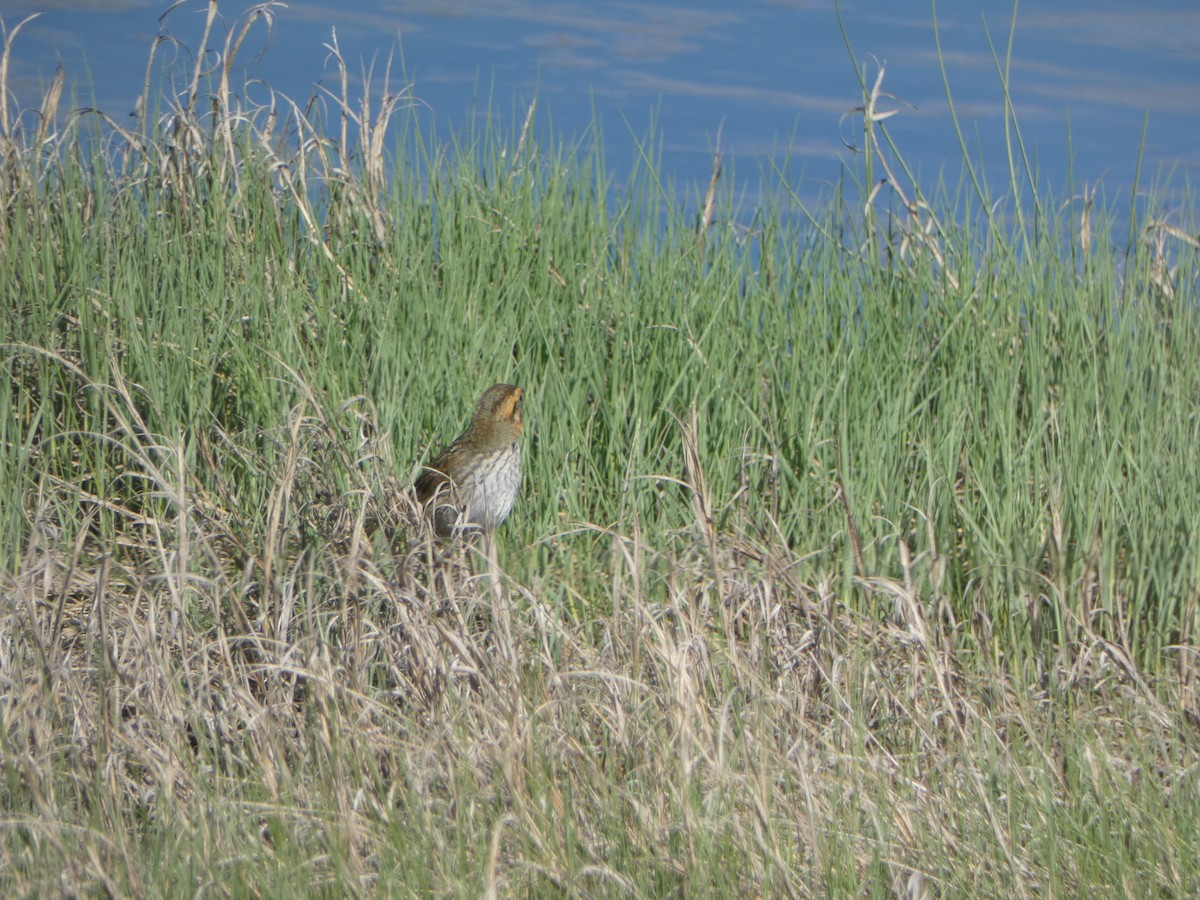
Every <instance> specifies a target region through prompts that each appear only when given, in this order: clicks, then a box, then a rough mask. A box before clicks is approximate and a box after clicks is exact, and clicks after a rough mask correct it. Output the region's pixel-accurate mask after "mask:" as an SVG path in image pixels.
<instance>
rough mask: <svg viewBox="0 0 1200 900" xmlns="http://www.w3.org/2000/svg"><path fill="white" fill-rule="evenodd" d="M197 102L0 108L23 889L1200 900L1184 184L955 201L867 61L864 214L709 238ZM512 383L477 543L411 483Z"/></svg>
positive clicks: (677, 221) (7, 656)
mask: <svg viewBox="0 0 1200 900" xmlns="http://www.w3.org/2000/svg"><path fill="white" fill-rule="evenodd" d="M13 37H16V35H15V34H14V35H10V38H13ZM4 87H5V86H4V85H0V88H4ZM193 87H194V88H195V91H194V96H195V98H196V99H194V100H189V99H188V95H187V94H186V93H185V94H184V95H183V98H182V99H178V98H176V99H175V100H170V99H169V98H167V99H164V100H163V104H164V106H165V107H166V108H168V109H169V111H170V112H171V113H172V114H173V115H174V117H175V121H177V122H178V123H180V124H181V125H183V126H188V127H184V128H180V129H171V128H169V127H168V125H167V124H165V123H163V122H161V121H160V120H157V119H154V118H150V119H148V120H145V121H140V122H138V123H137V125H136V127H135V128H134V129H133V132H132V136H133V137H134V138H136V140H135V141H133V142H130V143H121V142H116V143H111V144H105V145H104V146H108V147H109V150H108V152H107V153H106V154H103V155H101V154H100V153H99V152H98V151H96V150H95V149H94V148H96V147H97V146H99V145H98V144H97V143H96V142H97V140H98V139H99V138H103V137H104V136H105V135H106V134H107V133H108V132H107V131H106V130H105V128H104V127H103V126H102V125H96V124H94V123H93V121H92V120H88V119H73V118H71V117H69V116H62V117H60V116H59V115H58V114H57V110H56V108H55V106H54V101H55V98H54V97H53V95H52V94H51V95H48V97H47V100H46V104H45V105H46V109H45V110H44V111H45V112H46V116H45V119H44V121H45V122H47V123H48V124H47V126H46V128H47V130H48V134H41V135H39V134H38V133H37V127H36V125H31V122H33V121H34V120H33V119H32V117H28V116H27V117H24V118H17V117H16V116H15V114H14V113H13V112H11V111H10V112H9V113H8V116H9V118H8V120H7V121H4V122H0V156H2V157H3V166H2V168H0V177H3V178H4V181H5V185H4V190H3V191H0V242H2V245H3V253H2V254H0V298H2V299H0V303H3V315H2V316H0V360H2V361H3V365H4V367H5V369H6V373H7V374H8V375H9V376H10V377H7V378H4V379H0V392H3V397H2V399H3V402H2V403H0V572H2V576H0V578H2V581H0V585H2V590H0V596H2V598H3V602H2V603H0V846H2V847H3V852H0V886H3V888H4V892H5V893H6V894H9V893H11V894H33V895H40V894H48V893H58V892H88V893H97V892H107V893H110V894H117V895H158V894H167V893H169V894H178V893H184V892H186V893H191V894H219V893H233V894H237V895H250V894H268V895H272V896H278V895H286V894H289V893H290V894H327V895H330V896H344V895H346V894H348V893H350V894H369V893H375V892H379V893H385V894H395V895H429V894H434V893H436V894H439V895H454V896H478V895H479V894H481V893H489V892H493V891H494V892H496V893H503V894H512V895H530V894H532V895H559V894H562V893H567V894H572V895H581V896H609V895H613V896H628V895H631V894H632V895H637V896H642V895H647V896H656V895H667V894H680V893H687V894H689V895H706V894H716V895H791V894H805V895H807V894H812V895H828V894H833V895H844V894H850V893H855V894H858V893H864V894H871V895H881V896H882V895H888V894H890V893H891V892H892V891H894V890H907V891H910V894H911V895H912V896H921V895H923V894H922V892H924V891H928V892H930V893H931V895H932V894H936V895H947V896H954V895H959V896H961V895H981V894H982V895H987V894H992V895H1003V896H1011V895H1014V894H1017V895H1021V894H1031V895H1032V894H1048V895H1079V894H1084V895H1086V894H1090V893H1094V892H1099V891H1102V890H1108V891H1111V890H1113V889H1116V890H1123V891H1125V892H1126V893H1132V894H1149V893H1163V894H1170V895H1186V894H1189V893H1194V892H1195V891H1196V890H1197V888H1198V886H1200V864H1198V862H1197V860H1198V859H1200V854H1197V852H1196V848H1197V846H1198V845H1200V839H1198V835H1197V824H1196V822H1197V817H1196V815H1195V811H1196V809H1197V808H1198V807H1197V804H1198V801H1200V781H1198V778H1197V772H1198V771H1200V767H1198V763H1200V753H1198V752H1197V751H1198V746H1197V731H1196V728H1197V722H1198V721H1200V719H1198V718H1197V716H1198V715H1200V706H1198V705H1197V701H1196V696H1195V685H1196V679H1197V668H1196V661H1197V654H1196V646H1197V637H1198V636H1200V635H1198V629H1200V619H1198V616H1200V610H1198V606H1197V597H1198V590H1197V588H1198V582H1200V574H1198V572H1197V560H1198V559H1200V546H1198V543H1197V538H1196V535H1195V529H1194V523H1195V522H1196V521H1197V518H1198V513H1200V487H1198V481H1197V479H1196V478H1195V472H1194V457H1195V447H1196V446H1197V445H1198V440H1200V433H1198V430H1200V426H1198V423H1197V420H1196V417H1195V415H1194V407H1195V399H1194V398H1195V397H1197V396H1200V361H1198V360H1200V353H1198V352H1197V351H1198V350H1200V347H1197V341H1198V338H1197V335H1200V328H1198V327H1197V326H1198V325H1200V322H1197V321H1196V320H1197V317H1198V316H1200V307H1198V306H1197V303H1196V292H1195V287H1196V283H1197V271H1196V253H1195V250H1196V243H1195V241H1194V239H1192V238H1191V237H1189V235H1194V234H1195V233H1196V231H1197V228H1196V223H1195V221H1194V218H1193V216H1194V213H1193V210H1192V208H1191V206H1190V204H1189V205H1188V206H1186V207H1185V208H1184V209H1183V210H1182V211H1176V212H1174V213H1173V214H1171V215H1170V216H1169V217H1168V216H1166V215H1165V214H1163V213H1161V212H1159V211H1158V209H1157V207H1156V205H1155V204H1154V202H1153V199H1152V198H1151V199H1150V200H1149V201H1147V202H1146V204H1145V205H1144V206H1135V207H1133V212H1134V214H1135V216H1136V218H1135V219H1134V220H1133V221H1131V222H1125V223H1124V224H1122V225H1120V226H1119V227H1118V226H1117V225H1116V224H1115V223H1116V222H1117V221H1119V218H1118V216H1117V215H1115V214H1114V209H1111V208H1109V207H1106V206H1105V205H1104V203H1097V204H1090V205H1089V206H1088V208H1087V223H1086V226H1084V225H1082V224H1081V222H1082V219H1081V215H1082V213H1083V212H1084V205H1083V201H1081V200H1080V199H1079V198H1078V197H1076V198H1073V199H1071V200H1070V202H1062V199H1061V198H1051V197H1045V196H1040V195H1039V194H1038V193H1037V192H1036V191H1035V190H1033V188H1032V187H1031V182H1035V179H1034V177H1033V176H1032V175H1030V176H1029V180H1027V181H1026V180H1022V179H1025V178H1026V174H1025V169H1024V167H1023V166H1018V165H1014V167H1013V175H1012V182H1013V183H1012V184H1011V185H1008V186H1006V187H1005V190H1004V191H1003V192H1002V194H997V195H995V196H993V195H991V194H988V193H986V192H985V188H983V187H976V185H980V184H982V181H975V182H972V183H969V184H966V185H964V186H963V188H962V189H961V190H959V189H955V190H938V191H935V192H933V193H932V194H930V195H926V194H925V193H924V192H923V191H922V189H921V187H920V186H919V185H916V184H913V183H912V181H911V179H909V178H907V176H905V175H904V172H905V169H904V166H903V163H902V159H901V157H900V151H899V149H898V148H896V147H894V146H893V145H892V144H891V143H890V141H889V140H888V137H887V133H886V131H885V130H883V125H882V121H881V120H878V119H876V118H875V117H874V116H875V112H876V110H877V108H878V107H877V104H878V102H879V96H880V95H879V92H878V85H875V86H872V85H871V84H869V83H867V82H866V81H864V95H865V96H864V108H865V109H866V110H867V113H865V114H864V120H863V121H864V138H865V139H864V141H863V146H864V148H865V149H866V151H867V155H866V157H865V159H862V160H861V161H862V163H863V165H862V168H861V169H859V170H854V171H848V178H847V180H846V183H845V186H844V187H843V188H842V189H841V190H840V191H839V192H837V193H836V194H835V195H833V196H831V197H830V198H829V201H828V204H827V205H826V206H825V207H823V208H822V209H820V210H809V209H803V208H801V207H799V206H798V204H797V203H796V202H795V201H794V199H793V198H792V197H791V196H790V195H789V194H788V192H787V187H786V185H785V184H784V183H782V181H781V182H780V183H779V184H778V193H777V195H776V199H775V200H774V201H772V202H771V203H769V204H767V205H766V206H765V207H764V208H762V209H756V210H748V209H744V208H739V207H738V205H737V203H736V202H735V200H734V197H733V195H732V190H731V189H730V188H729V187H728V184H729V181H728V180H726V181H723V182H721V183H720V184H719V185H718V189H717V193H716V195H715V196H714V197H713V202H714V209H715V217H714V224H713V225H712V226H711V227H709V228H708V229H707V230H706V231H705V232H704V233H703V234H702V235H698V234H697V227H696V217H695V215H694V213H695V212H696V210H693V209H690V208H684V207H681V206H680V205H679V204H678V202H677V201H676V200H675V199H674V195H673V194H671V193H669V192H668V191H667V190H666V189H664V188H663V186H662V184H661V180H660V177H659V175H658V173H657V172H656V171H655V169H654V167H653V166H652V165H650V164H647V165H645V166H644V167H643V168H640V169H639V170H638V171H637V172H635V173H633V174H632V175H631V177H630V178H629V180H628V182H627V183H626V186H625V187H623V188H621V189H616V188H614V187H613V186H612V185H613V180H612V178H611V176H610V175H609V173H607V172H606V170H605V167H604V164H603V161H602V159H601V157H600V154H599V151H598V150H590V151H588V150H584V151H580V150H579V149H578V148H573V147H568V146H563V145H558V144H554V143H547V142H546V141H545V140H541V141H539V140H538V139H537V137H536V135H537V130H536V128H535V129H533V130H532V131H531V132H530V133H517V134H512V135H508V134H500V133H498V132H496V131H493V130H486V129H485V130H483V131H481V132H478V133H467V134H464V135H460V136H458V137H457V138H456V140H455V141H453V142H451V143H448V144H447V143H445V142H440V141H438V140H437V139H435V138H434V137H432V136H429V135H425V134H422V133H421V131H420V129H419V126H418V121H419V120H418V119H417V117H415V116H412V115H410V114H409V112H408V111H406V110H405V108H404V103H405V98H404V96H403V95H402V94H397V95H394V96H392V97H391V98H390V101H388V102H384V101H385V99H386V98H387V97H388V95H386V94H384V95H383V96H376V97H373V98H372V100H373V107H372V108H373V109H374V110H375V112H374V113H373V117H372V118H370V119H369V120H368V121H366V122H357V121H355V120H354V119H353V118H352V114H354V113H355V112H356V111H358V110H360V109H361V108H362V107H361V106H360V105H359V100H360V98H356V97H351V96H350V94H349V89H348V88H345V91H346V93H345V94H344V95H343V107H342V109H341V110H339V109H338V108H337V107H336V106H335V107H334V112H333V114H332V115H331V117H330V118H329V120H328V121H325V122H320V121H315V120H309V119H305V118H303V117H302V116H300V114H299V113H298V112H297V111H296V110H291V114H290V115H289V114H288V113H289V111H288V109H287V108H286V107H282V108H281V110H280V113H281V114H280V117H279V118H278V119H274V120H273V119H271V118H270V117H269V116H268V114H267V111H266V110H254V109H242V108H240V107H238V105H237V104H238V101H237V98H236V96H235V95H233V94H230V93H229V92H228V91H227V90H226V89H223V88H222V87H221V86H220V85H217V86H210V87H207V88H206V87H205V86H204V85H202V84H200V83H199V82H197V83H195V85H193ZM343 112H344V113H345V114H346V118H344V119H342V118H339V116H340V115H341V113H343ZM235 113H236V114H235ZM343 126H345V135H346V136H345V137H343ZM189 128H190V130H189ZM380 135H383V136H384V137H380ZM297 136H298V137H297ZM47 137H49V139H47ZM297 148H302V149H297ZM1012 150H1013V157H1014V158H1023V156H1024V154H1023V152H1022V149H1021V147H1020V145H1019V139H1018V138H1016V137H1014V146H1013V148H1012ZM589 153H590V154H591V155H589ZM644 155H645V158H646V159H647V160H652V159H653V158H654V157H655V153H654V148H653V142H652V141H651V142H649V143H648V145H647V147H646V149H645V154H644ZM881 170H882V171H884V172H885V173H886V174H885V175H884V176H883V177H886V178H887V179H888V181H889V186H888V187H886V188H885V189H883V190H882V191H880V192H878V193H876V194H875V195H874V197H873V199H872V200H871V201H870V202H868V199H867V191H866V189H864V188H863V187H860V185H861V186H868V185H873V184H874V183H875V182H877V181H878V179H879V178H880V177H881V175H880V172H881ZM382 173H386V174H382ZM895 173H900V174H899V176H897V175H896V174H895ZM766 177H768V178H770V177H771V176H770V175H768V176H766ZM1011 198H1017V199H1015V200H1014V199H1011ZM701 205H703V204H701ZM864 210H865V212H864ZM909 210H917V211H918V212H917V213H916V214H912V213H910V211H909ZM1116 212H1121V213H1123V212H1124V210H1123V209H1122V210H1117V211H1116ZM495 381H511V382H514V383H517V384H520V385H522V386H523V387H524V388H525V389H526V391H527V416H528V419H529V427H528V429H527V431H526V434H525V436H524V440H525V452H526V470H525V481H524V484H523V489H522V493H521V496H520V499H519V502H518V505H517V508H516V511H515V512H514V515H513V516H512V518H511V519H510V520H509V521H508V522H507V523H506V524H505V525H504V526H503V527H502V528H501V529H500V530H499V532H498V535H497V540H498V551H497V552H498V559H499V568H498V569H496V570H494V571H492V573H491V574H490V575H487V574H485V573H487V572H488V565H487V563H486V562H485V561H484V560H483V559H482V558H480V556H479V554H478V553H476V551H475V550H473V549H446V548H442V549H441V550H439V551H437V552H435V553H431V548H430V545H429V543H428V539H429V538H428V533H427V530H426V529H423V528H422V526H421V525H420V523H418V522H417V521H416V520H415V519H414V518H413V516H412V515H411V510H410V509H408V508H407V507H406V504H405V501H404V493H403V489H404V487H405V486H406V485H407V484H408V483H409V482H410V480H411V477H412V475H413V473H414V472H415V470H416V467H417V466H418V465H419V464H420V463H421V462H422V461H423V460H425V459H428V457H429V454H430V453H431V452H434V451H436V450H437V448H438V446H440V445H441V444H442V443H444V442H445V441H446V440H448V439H450V438H452V437H453V436H454V435H455V434H457V433H458V431H459V430H460V429H461V428H462V426H463V425H464V424H465V421H466V418H467V416H468V415H469V411H470V409H471V404H472V402H473V401H474V399H475V398H476V397H477V396H478V394H479V393H480V392H481V391H482V390H483V389H484V388H486V387H487V386H488V385H490V384H491V383H493V382H495ZM389 506H396V507H398V509H395V510H393V512H394V513H395V516H396V521H399V522H401V523H403V525H404V527H403V528H401V529H399V531H398V532H397V534H396V535H394V536H389V535H388V534H386V533H385V532H380V533H376V534H370V533H368V531H369V529H365V528H364V525H365V523H366V520H367V519H368V518H369V517H370V515H371V514H372V510H378V509H379V508H381V507H389Z"/></svg>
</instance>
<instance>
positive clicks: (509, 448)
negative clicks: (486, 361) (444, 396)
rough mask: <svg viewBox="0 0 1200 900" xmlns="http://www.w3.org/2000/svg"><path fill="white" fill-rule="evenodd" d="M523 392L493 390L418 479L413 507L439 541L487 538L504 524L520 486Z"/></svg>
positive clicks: (503, 387) (509, 386)
mask: <svg viewBox="0 0 1200 900" xmlns="http://www.w3.org/2000/svg"><path fill="white" fill-rule="evenodd" d="M524 400H525V391H524V390H522V389H521V388H519V387H517V386H516V385H513V384H494V385H492V386H491V387H490V388H488V389H487V390H486V391H484V392H483V396H482V397H480V398H479V402H478V403H476V404H475V413H474V415H473V416H472V417H471V424H470V425H468V426H467V428H466V430H465V431H464V432H463V433H462V434H460V435H459V436H458V437H457V438H455V439H454V441H453V442H452V443H451V444H450V445H449V446H448V447H446V449H444V450H443V451H442V452H441V453H439V454H438V455H437V456H436V457H434V460H433V462H431V463H429V464H428V465H426V466H425V467H424V468H423V469H422V470H421V473H420V475H418V476H417V480H416V482H415V483H414V484H413V489H414V491H415V493H416V498H417V501H418V502H419V503H420V504H421V505H422V507H423V508H424V509H426V510H427V511H428V514H429V515H430V516H431V517H432V519H433V528H434V531H435V533H436V534H437V535H438V537H440V538H442V539H449V538H454V537H460V536H469V535H472V534H478V533H480V532H482V533H485V534H490V533H491V532H492V531H494V530H495V529H496V527H497V526H498V525H499V524H500V523H501V522H503V521H504V520H505V519H506V518H508V514H509V513H510V512H512V508H513V504H514V503H515V502H516V499H517V491H518V489H519V488H520V486H521V445H520V444H519V443H517V438H518V437H520V435H521V430H522V429H523V428H524V427H525V412H524Z"/></svg>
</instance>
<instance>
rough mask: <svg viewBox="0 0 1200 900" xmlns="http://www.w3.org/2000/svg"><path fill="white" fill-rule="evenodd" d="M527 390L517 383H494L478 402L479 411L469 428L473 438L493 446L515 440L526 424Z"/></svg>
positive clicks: (476, 407) (468, 430) (480, 442)
mask: <svg viewBox="0 0 1200 900" xmlns="http://www.w3.org/2000/svg"><path fill="white" fill-rule="evenodd" d="M524 402H525V391H523V390H522V389H521V388H519V387H517V386H516V385H514V384H493V385H492V386H491V387H490V388H488V389H487V390H486V391H484V392H483V396H482V397H480V398H479V402H478V403H476V404H475V415H473V416H472V417H471V425H470V427H469V428H468V429H467V432H468V433H469V434H470V435H471V439H472V440H473V441H474V442H476V443H478V444H484V445H487V446H489V447H503V446H507V445H508V444H511V443H512V442H513V441H515V440H516V439H517V437H518V435H520V433H521V429H522V428H524V427H525V409H524Z"/></svg>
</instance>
